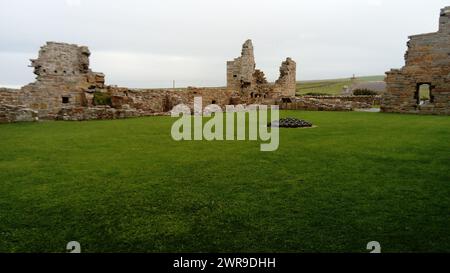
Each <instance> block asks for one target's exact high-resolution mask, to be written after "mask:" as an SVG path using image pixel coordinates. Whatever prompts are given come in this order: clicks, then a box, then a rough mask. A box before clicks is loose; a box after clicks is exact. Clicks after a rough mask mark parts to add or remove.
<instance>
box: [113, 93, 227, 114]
mask: <svg viewBox="0 0 450 273" xmlns="http://www.w3.org/2000/svg"><path fill="white" fill-rule="evenodd" d="M109 92H111V94H112V106H113V107H114V108H117V109H121V108H125V109H127V108H132V109H136V110H138V111H140V113H141V114H142V115H151V114H155V113H164V112H169V111H170V110H171V109H172V108H173V107H174V106H175V105H177V104H181V103H182V104H186V105H188V106H189V107H191V108H193V102H194V97H202V104H203V107H205V106H207V105H209V104H217V105H219V106H220V107H222V108H224V107H225V105H229V104H233V101H232V97H233V91H232V90H229V89H227V88H195V87H189V88H183V89H127V88H109Z"/></svg>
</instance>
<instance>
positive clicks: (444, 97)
mask: <svg viewBox="0 0 450 273" xmlns="http://www.w3.org/2000/svg"><path fill="white" fill-rule="evenodd" d="M386 84H387V90H386V93H385V95H384V96H383V99H382V103H381V110H382V111H383V112H399V113H419V114H439V115H449V114H450V7H446V8H443V9H442V10H441V13H440V17H439V30H438V31H437V32H434V33H427V34H420V35H414V36H410V37H409V41H408V51H407V52H406V54H405V66H404V67H403V68H401V69H392V70H391V71H389V72H387V73H386ZM423 85H427V86H429V90H430V92H429V93H430V94H429V95H430V96H429V97H430V98H429V100H427V101H421V98H420V88H421V86H423Z"/></svg>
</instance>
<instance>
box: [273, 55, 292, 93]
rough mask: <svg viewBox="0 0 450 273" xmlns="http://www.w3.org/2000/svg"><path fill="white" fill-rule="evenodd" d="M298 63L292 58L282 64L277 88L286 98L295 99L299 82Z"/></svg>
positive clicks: (276, 83)
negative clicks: (297, 75) (297, 79)
mask: <svg viewBox="0 0 450 273" xmlns="http://www.w3.org/2000/svg"><path fill="white" fill-rule="evenodd" d="M296 68H297V65H296V63H295V62H294V61H293V60H292V59H291V58H286V61H284V62H282V63H281V67H280V77H279V78H278V80H277V81H276V82H275V85H276V88H277V89H278V90H279V92H280V93H281V95H282V96H284V97H294V96H295V91H296V86H297V81H296Z"/></svg>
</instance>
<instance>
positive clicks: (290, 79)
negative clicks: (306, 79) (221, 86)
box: [227, 40, 297, 103]
mask: <svg viewBox="0 0 450 273" xmlns="http://www.w3.org/2000/svg"><path fill="white" fill-rule="evenodd" d="M255 67H256V64H255V57H254V53H253V44H252V41H251V40H247V41H246V42H245V43H244V44H243V45H242V52H241V56H240V57H238V58H235V59H234V60H233V61H228V62H227V88H228V89H231V90H235V91H239V93H240V96H241V97H242V100H243V101H245V102H248V103H253V102H260V101H262V100H264V99H269V98H279V97H283V96H284V97H294V96H295V91H296V84H297V82H296V63H295V62H294V61H293V60H292V59H291V58H287V59H286V61H284V62H282V63H281V67H280V76H279V78H278V80H277V81H276V82H275V83H272V84H269V83H267V80H266V78H265V76H264V72H262V71H261V70H258V69H255ZM261 98H262V99H261Z"/></svg>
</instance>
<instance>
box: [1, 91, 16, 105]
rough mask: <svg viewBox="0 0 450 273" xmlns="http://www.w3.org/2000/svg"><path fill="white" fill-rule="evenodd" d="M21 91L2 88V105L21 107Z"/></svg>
mask: <svg viewBox="0 0 450 273" xmlns="http://www.w3.org/2000/svg"><path fill="white" fill-rule="evenodd" d="M20 103H21V102H20V89H10V88H0V105H2V104H8V105H20Z"/></svg>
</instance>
